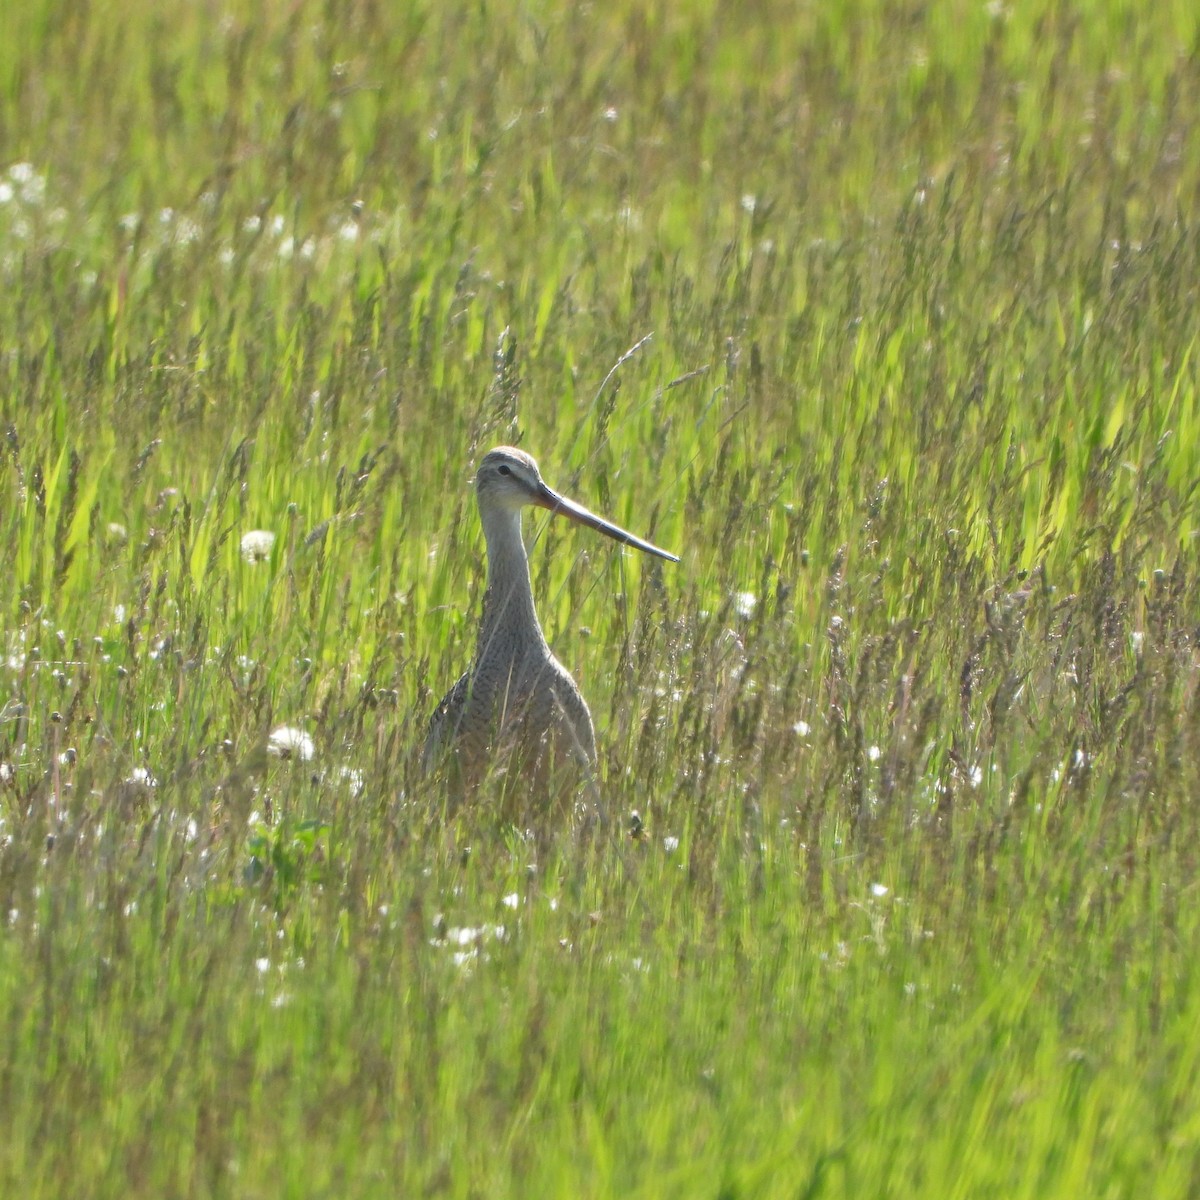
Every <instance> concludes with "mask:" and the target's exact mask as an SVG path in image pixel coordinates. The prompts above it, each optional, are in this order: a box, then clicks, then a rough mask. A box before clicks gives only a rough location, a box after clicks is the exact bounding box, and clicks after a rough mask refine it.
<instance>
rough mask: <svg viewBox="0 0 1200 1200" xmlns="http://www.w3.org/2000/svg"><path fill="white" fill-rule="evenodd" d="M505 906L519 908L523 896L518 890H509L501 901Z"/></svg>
mask: <svg viewBox="0 0 1200 1200" xmlns="http://www.w3.org/2000/svg"><path fill="white" fill-rule="evenodd" d="M500 903H501V904H503V905H504V907H505V908H517V907H519V906H520V903H521V897H520V894H519V893H517V892H509V893H508V895H507V896H505V897H504V898H503V899H502V900H501V901H500Z"/></svg>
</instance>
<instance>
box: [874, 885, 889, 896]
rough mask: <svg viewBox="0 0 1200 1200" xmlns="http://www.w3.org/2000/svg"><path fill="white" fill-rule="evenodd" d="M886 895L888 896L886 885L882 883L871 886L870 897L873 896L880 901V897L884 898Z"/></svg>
mask: <svg viewBox="0 0 1200 1200" xmlns="http://www.w3.org/2000/svg"><path fill="white" fill-rule="evenodd" d="M887 894H888V888H887V885H886V884H883V883H873V884H871V895H872V896H875V897H876V898H877V899H881V898H882V897H884V896H886V895H887Z"/></svg>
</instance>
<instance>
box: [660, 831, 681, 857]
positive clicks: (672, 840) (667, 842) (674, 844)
mask: <svg viewBox="0 0 1200 1200" xmlns="http://www.w3.org/2000/svg"><path fill="white" fill-rule="evenodd" d="M663 849H664V850H665V851H666V852H667V853H668V854H674V853H675V851H676V850H678V849H679V839H678V838H677V837H675V836H673V835H672V834H668V835H667V836H666V837H665V838H663Z"/></svg>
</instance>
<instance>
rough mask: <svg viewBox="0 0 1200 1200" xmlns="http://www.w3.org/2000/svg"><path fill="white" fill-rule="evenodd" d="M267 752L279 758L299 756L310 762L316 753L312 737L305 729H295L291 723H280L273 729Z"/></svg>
mask: <svg viewBox="0 0 1200 1200" xmlns="http://www.w3.org/2000/svg"><path fill="white" fill-rule="evenodd" d="M267 753H268V754H274V755H276V756H277V757H279V758H298V759H299V760H300V761H301V762H308V760H309V759H310V758H312V756H313V755H314V754H315V753H316V746H315V745H314V744H313V740H312V738H310V737H309V736H308V734H307V733H305V732H304V730H303V729H293V728H292V727H291V726H290V725H280V726H279V728H278V729H272V730H271V735H270V737H268V738H267Z"/></svg>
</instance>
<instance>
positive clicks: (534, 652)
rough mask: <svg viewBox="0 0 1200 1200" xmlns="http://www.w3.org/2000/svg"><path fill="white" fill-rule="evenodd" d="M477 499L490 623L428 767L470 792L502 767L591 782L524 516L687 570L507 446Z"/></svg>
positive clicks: (487, 462) (439, 723)
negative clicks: (547, 630) (536, 595)
mask: <svg viewBox="0 0 1200 1200" xmlns="http://www.w3.org/2000/svg"><path fill="white" fill-rule="evenodd" d="M475 491H476V496H477V498H478V501H479V514H480V517H481V518H482V521H483V532H484V537H485V538H486V540H487V555H488V586H487V592H486V594H485V595H484V598H483V619H482V622H481V623H480V626H479V639H478V642H477V644H476V649H475V661H474V663H473V664H472V666H471V669H470V670H469V671H467V673H466V674H465V675H463V676H462V677H461V678H460V679H459V680H458V682H457V683H456V684H455V685H454V687H452V688H451V689H450V691H449V692H448V693H447V694H446V696H445V697H444V698H443V700H442V702H441V704H439V705H438V707H437V711H436V712H435V713H434V714H433V717H432V719H431V720H430V722H429V735H428V737H427V738H426V741H425V754H424V763H425V767H426V769H427V770H428V769H429V768H431V767H433V766H434V765H436V764H437V763H438V762H439V761H440V760H442V759H443V758H444V757H449V758H451V759H452V761H453V763H454V765H455V768H456V770H457V773H458V774H459V775H460V777H461V779H462V781H463V782H464V783H466V784H468V785H471V784H474V783H476V782H478V780H479V779H480V778H481V777H482V776H483V775H484V774H485V773H486V772H487V770H488V769H489V767H491V766H493V765H495V764H501V765H504V766H507V767H508V768H509V769H510V770H511V769H513V767H514V766H515V767H516V768H517V769H518V770H520V771H521V772H523V773H533V774H535V775H536V776H537V777H538V778H539V779H544V778H545V777H546V775H547V774H548V773H550V772H554V771H557V770H558V769H560V768H561V767H563V766H564V765H566V764H573V765H575V767H576V768H582V769H583V770H585V771H587V772H590V771H591V768H592V767H594V765H595V762H596V735H595V731H594V729H593V728H592V715H591V713H590V712H589V711H588V706H587V702H586V701H585V700H584V698H583V695H582V694H581V693H580V691H579V688H578V687H577V686H576V684H575V681H574V680H573V679H572V678H571V676H570V673H569V672H568V671H567V669H566V668H565V667H564V666H563V665H562V663H560V662H559V661H558V659H556V658H555V657H554V655H553V654H552V653H551V652H550V647H549V646H548V645H547V644H546V638H545V635H544V634H543V633H542V626H541V622H540V621H539V620H538V617H537V612H536V611H535V609H534V606H533V589H532V587H531V586H530V581H529V560H528V558H527V557H526V555H525V545H524V543H523V541H522V540H521V509H522V508H524V507H525V506H526V505H530V504H533V505H538V506H539V507H541V508H546V509H549V510H550V511H551V512H552V513H558V514H561V515H562V516H566V517H569V518H571V520H573V521H576V522H578V523H579V524H582V525H587V526H589V527H590V528H592V529H596V530H599V531H600V532H601V533H604V534H607V535H608V536H609V537H611V538H615V539H616V540H617V541H620V542H624V543H625V544H626V545H630V546H636V547H637V548H638V549H639V550H643V551H645V552H646V553H647V554H653V555H657V556H658V557H659V558H665V559H668V560H669V561H671V562H678V561H679V560H678V559H677V558H676V557H675V555H673V554H668V553H667V551H665V550H660V549H659V548H658V547H657V546H652V545H651V544H650V543H649V542H644V541H642V540H641V539H640V538H637V537H634V536H633V534H631V533H627V532H626V531H625V530H623V529H620V528H618V527H617V526H616V525H613V524H611V523H610V522H608V521H605V520H604V519H603V518H601V517H597V516H595V515H594V514H593V513H590V512H588V510H587V509H585V508H582V507H580V506H579V505H577V504H575V503H573V502H572V501H570V500H567V499H565V498H563V497H562V496H559V495H558V494H557V493H556V492H554V491H552V490H551V489H550V488H548V487H547V486H546V484H545V483H543V482H542V477H541V474H540V473H539V471H538V466H537V463H536V462H534V460H533V459H532V458H531V457H530V456H529V455H528V454H526V453H525V452H524V451H522V450H514V449H513V448H512V447H510V446H501V447H499V448H498V449H496V450H492V451H491V452H490V453H488V454H487V455H485V456H484V459H483V461H482V462H481V463H480V464H479V471H478V472H477V474H476V476H475Z"/></svg>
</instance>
